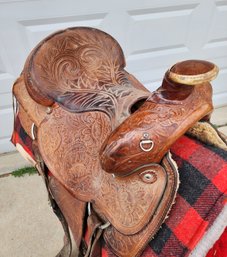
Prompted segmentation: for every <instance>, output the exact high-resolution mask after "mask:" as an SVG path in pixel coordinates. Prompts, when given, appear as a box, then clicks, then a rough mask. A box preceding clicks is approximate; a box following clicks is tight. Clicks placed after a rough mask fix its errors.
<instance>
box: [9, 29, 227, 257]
mask: <svg viewBox="0 0 227 257" xmlns="http://www.w3.org/2000/svg"><path fill="white" fill-rule="evenodd" d="M124 67H125V58H124V54H123V52H122V49H121V47H120V46H119V44H118V43H117V41H116V40H115V39H114V38H112V37H111V36H110V35H108V34H106V33H104V32H102V31H100V30H97V29H93V28H86V27H78V28H70V29H66V30H63V31H59V32H57V33H54V34H52V35H50V36H49V37H47V38H46V39H44V40H43V41H41V42H40V43H39V44H38V45H37V47H35V48H34V50H33V51H32V52H31V54H30V55H29V57H28V59H27V61H26V63H25V66H24V69H23V72H22V74H21V76H20V78H19V79H18V80H17V81H16V82H15V84H14V87H13V93H14V96H15V97H16V100H17V103H18V106H19V108H18V110H17V115H18V117H19V119H20V122H21V124H22V126H23V128H24V129H25V131H26V132H27V134H28V135H29V136H30V137H31V138H32V140H33V151H34V154H35V157H36V159H35V165H36V167H37V168H38V170H39V172H40V173H41V174H42V175H43V176H44V177H45V179H46V185H47V188H48V191H49V194H50V197H51V198H53V199H54V201H55V204H57V205H58V206H59V208H60V211H61V216H62V219H65V221H67V225H69V227H70V229H71V231H72V234H73V237H74V240H75V243H76V247H77V249H78V255H80V256H100V255H101V253H100V252H99V247H98V242H99V241H100V237H101V236H102V237H103V238H104V240H105V242H106V243H107V245H108V246H109V248H110V249H111V250H112V251H113V253H114V254H116V255H117V256H122V257H127V256H131V257H133V256H140V255H141V253H142V252H143V250H144V248H145V247H146V245H147V244H148V242H149V241H150V240H152V238H153V237H154V235H155V234H156V232H157V231H158V230H159V228H160V226H161V225H162V223H163V222H164V221H165V219H166V218H167V216H168V214H169V211H170V209H171V206H172V204H173V203H174V200H175V196H176V192H177V189H178V185H179V177H178V171H177V165H176V163H175V162H174V161H173V159H172V158H171V153H170V151H169V149H170V147H171V145H172V144H173V143H174V142H175V141H176V140H177V139H178V138H179V137H181V136H182V135H183V134H184V133H186V132H187V131H189V133H191V134H193V129H192V127H193V128H195V126H196V124H198V123H197V122H198V121H208V120H209V116H210V113H211V111H212V109H213V106H212V100H211V97H212V88H211V85H210V83H209V82H210V81H211V80H212V79H214V78H215V77H216V75H217V73H218V68H217V67H216V66H215V65H214V64H212V63H210V62H206V61H199V60H189V61H183V62H180V63H177V64H175V65H174V66H173V67H172V68H170V69H169V70H168V71H167V72H166V74H165V76H164V79H163V83H162V85H161V86H160V87H159V88H158V89H157V90H156V91H155V92H153V93H151V92H149V91H148V90H147V89H146V88H145V87H144V86H143V85H142V84H141V83H140V82H139V81H138V80H137V79H136V78H135V77H133V76H132V75H131V74H129V73H128V72H127V71H126V70H125V69H124ZM201 124H203V123H201ZM204 124H205V122H204ZM190 131H191V132H190ZM197 136H198V135H197ZM206 140H208V141H209V139H206ZM213 144H216V145H218V146H219V147H222V148H224V149H226V144H225V143H224V142H223V141H222V140H221V139H219V138H218V137H217V139H216V141H215V142H213ZM47 170H48V171H49V176H47V175H46V171H47ZM50 174H51V175H50ZM86 222H87V231H86V237H87V239H88V240H87V243H85V241H84V233H85V232H84V230H85V227H86V225H85V223H86ZM65 231H66V232H67V233H68V231H67V228H65ZM68 243H69V242H68ZM69 245H70V244H69ZM69 245H68V246H69ZM66 248H67V247H65V248H64V249H63V250H62V251H61V253H60V254H59V255H58V256H69V255H70V253H71V245H70V246H69V248H67V249H68V250H66Z"/></svg>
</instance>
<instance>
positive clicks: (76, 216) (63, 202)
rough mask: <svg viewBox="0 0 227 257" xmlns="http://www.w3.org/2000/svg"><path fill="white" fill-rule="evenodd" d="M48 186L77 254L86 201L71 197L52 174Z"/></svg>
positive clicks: (81, 234)
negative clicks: (68, 228)
mask: <svg viewBox="0 0 227 257" xmlns="http://www.w3.org/2000/svg"><path fill="white" fill-rule="evenodd" d="M49 187H50V190H51V194H52V195H53V197H54V199H55V201H56V202H57V204H58V206H59V207H60V209H61V211H62V213H64V216H65V219H66V220H67V223H68V225H69V227H70V230H71V231H72V234H73V237H74V240H75V245H76V249H75V251H76V253H77V254H78V253H79V250H80V244H81V240H82V236H83V230H84V218H85V210H86V203H85V202H81V201H79V200H78V199H76V198H75V197H73V196H72V195H71V194H70V193H69V192H68V190H66V189H65V188H64V186H63V185H62V184H61V183H60V182H59V181H58V180H57V179H56V178H55V177H53V176H51V177H49Z"/></svg>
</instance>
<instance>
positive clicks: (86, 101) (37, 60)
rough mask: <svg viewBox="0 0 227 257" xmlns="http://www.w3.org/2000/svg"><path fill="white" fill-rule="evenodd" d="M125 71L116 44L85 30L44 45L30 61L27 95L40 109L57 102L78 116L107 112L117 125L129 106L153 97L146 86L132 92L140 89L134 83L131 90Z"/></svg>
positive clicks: (53, 38) (55, 37)
mask: <svg viewBox="0 0 227 257" xmlns="http://www.w3.org/2000/svg"><path fill="white" fill-rule="evenodd" d="M124 67H125V59H124V55H123V52H122V49H121V47H120V46H119V44H118V43H117V41H116V40H115V39H113V38H112V37H111V36H110V35H108V34H106V33H104V32H102V31H100V30H97V29H91V28H84V27H81V28H71V29H67V30H64V31H59V32H57V33H55V34H53V35H51V36H49V37H48V38H47V39H44V40H43V41H41V42H40V44H39V45H38V46H37V47H36V48H35V49H34V50H33V52H32V54H31V55H30V56H29V57H28V59H27V61H26V64H25V67H24V73H23V74H24V80H25V84H26V87H27V90H28V93H29V94H30V95H31V97H32V98H33V99H34V100H35V101H36V102H37V103H40V104H42V105H47V106H51V105H53V103H54V102H57V103H58V104H59V105H60V106H62V107H63V108H65V109H67V110H69V111H70V112H77V113H80V112H85V111H95V110H97V111H102V112H105V113H107V114H108V115H109V116H110V118H111V120H112V122H113V123H115V122H121V121H122V120H123V119H125V118H126V117H127V116H128V115H129V112H128V111H129V110H128V107H129V106H130V105H129V104H133V101H137V100H139V99H142V98H147V97H148V95H149V92H148V91H147V89H145V88H144V87H143V86H141V85H138V86H132V84H140V83H139V82H138V81H136V80H135V78H134V79H133V80H134V81H133V83H132V84H131V83H130V75H129V74H128V73H127V72H126V71H125V70H124ZM130 98H131V100H130ZM120 115H122V116H123V117H120ZM116 117H117V120H116ZM114 125H115V126H116V124H114Z"/></svg>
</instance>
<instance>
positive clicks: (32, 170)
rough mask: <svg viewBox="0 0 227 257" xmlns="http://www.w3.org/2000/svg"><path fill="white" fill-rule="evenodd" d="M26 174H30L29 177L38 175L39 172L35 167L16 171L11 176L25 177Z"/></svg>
mask: <svg viewBox="0 0 227 257" xmlns="http://www.w3.org/2000/svg"><path fill="white" fill-rule="evenodd" d="M26 174H28V175H29V176H30V175H33V174H37V170H36V169H35V168H34V167H25V168H22V169H18V170H15V171H13V172H12V173H11V175H12V176H14V177H23V176H24V175H26Z"/></svg>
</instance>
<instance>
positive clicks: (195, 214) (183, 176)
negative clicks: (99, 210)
mask: <svg viewBox="0 0 227 257" xmlns="http://www.w3.org/2000/svg"><path fill="white" fill-rule="evenodd" d="M12 142H13V143H14V144H16V143H19V144H20V145H21V146H22V147H23V148H24V149H25V150H26V151H27V152H28V153H29V154H30V155H31V156H32V150H31V139H30V138H29V137H28V136H27V134H26V132H25V131H24V130H23V128H22V127H21V125H20V122H19V120H18V119H17V121H16V123H15V131H14V135H13V137H12ZM171 152H172V155H173V159H174V160H175V161H176V162H177V164H178V167H179V176H180V182H181V183H180V186H179V190H178V194H177V198H176V203H175V205H174V206H173V208H172V210H171V212H170V216H169V218H168V219H167V220H166V222H165V223H164V224H163V226H162V228H161V229H160V230H159V232H158V233H157V235H156V236H155V238H154V239H153V240H152V241H151V242H150V243H149V245H148V246H147V248H146V250H145V251H144V253H143V255H142V257H148V256H149V257H169V256H175V257H180V256H181V257H183V256H184V257H185V256H188V254H189V253H190V252H191V251H192V250H193V249H194V248H195V246H196V244H197V243H198V242H199V240H200V239H201V238H202V237H203V235H204V233H205V232H206V231H207V230H208V229H209V228H210V227H211V225H212V224H213V222H214V220H215V219H216V218H217V216H218V215H219V214H220V212H221V210H222V209H223V207H224V205H225V204H226V203H227V152H226V151H224V150H221V149H218V148H216V147H213V146H207V145H205V144H203V143H201V142H199V141H197V140H195V139H192V138H189V137H187V136H183V137H181V138H180V139H179V140H177V142H176V143H175V144H174V145H173V146H172V148H171ZM224 238H225V240H226V234H225V237H223V238H222V240H223V239H224ZM102 243H103V248H102V256H105V257H114V256H115V255H114V254H113V253H111V252H110V250H109V249H108V247H107V246H106V245H105V243H104V241H103V242H102ZM225 243H226V244H224V245H227V242H225ZM222 244H223V242H222ZM223 251H225V253H224V252H223ZM226 251H227V250H226V247H225V249H224V248H223V249H222V251H221V252H222V254H224V255H216V253H217V252H216V251H215V252H216V253H215V255H209V257H211V256H216V257H218V256H219V257H220V256H221V257H226V256H227V253H226ZM225 254H226V255H225ZM198 257H199V256H198Z"/></svg>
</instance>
